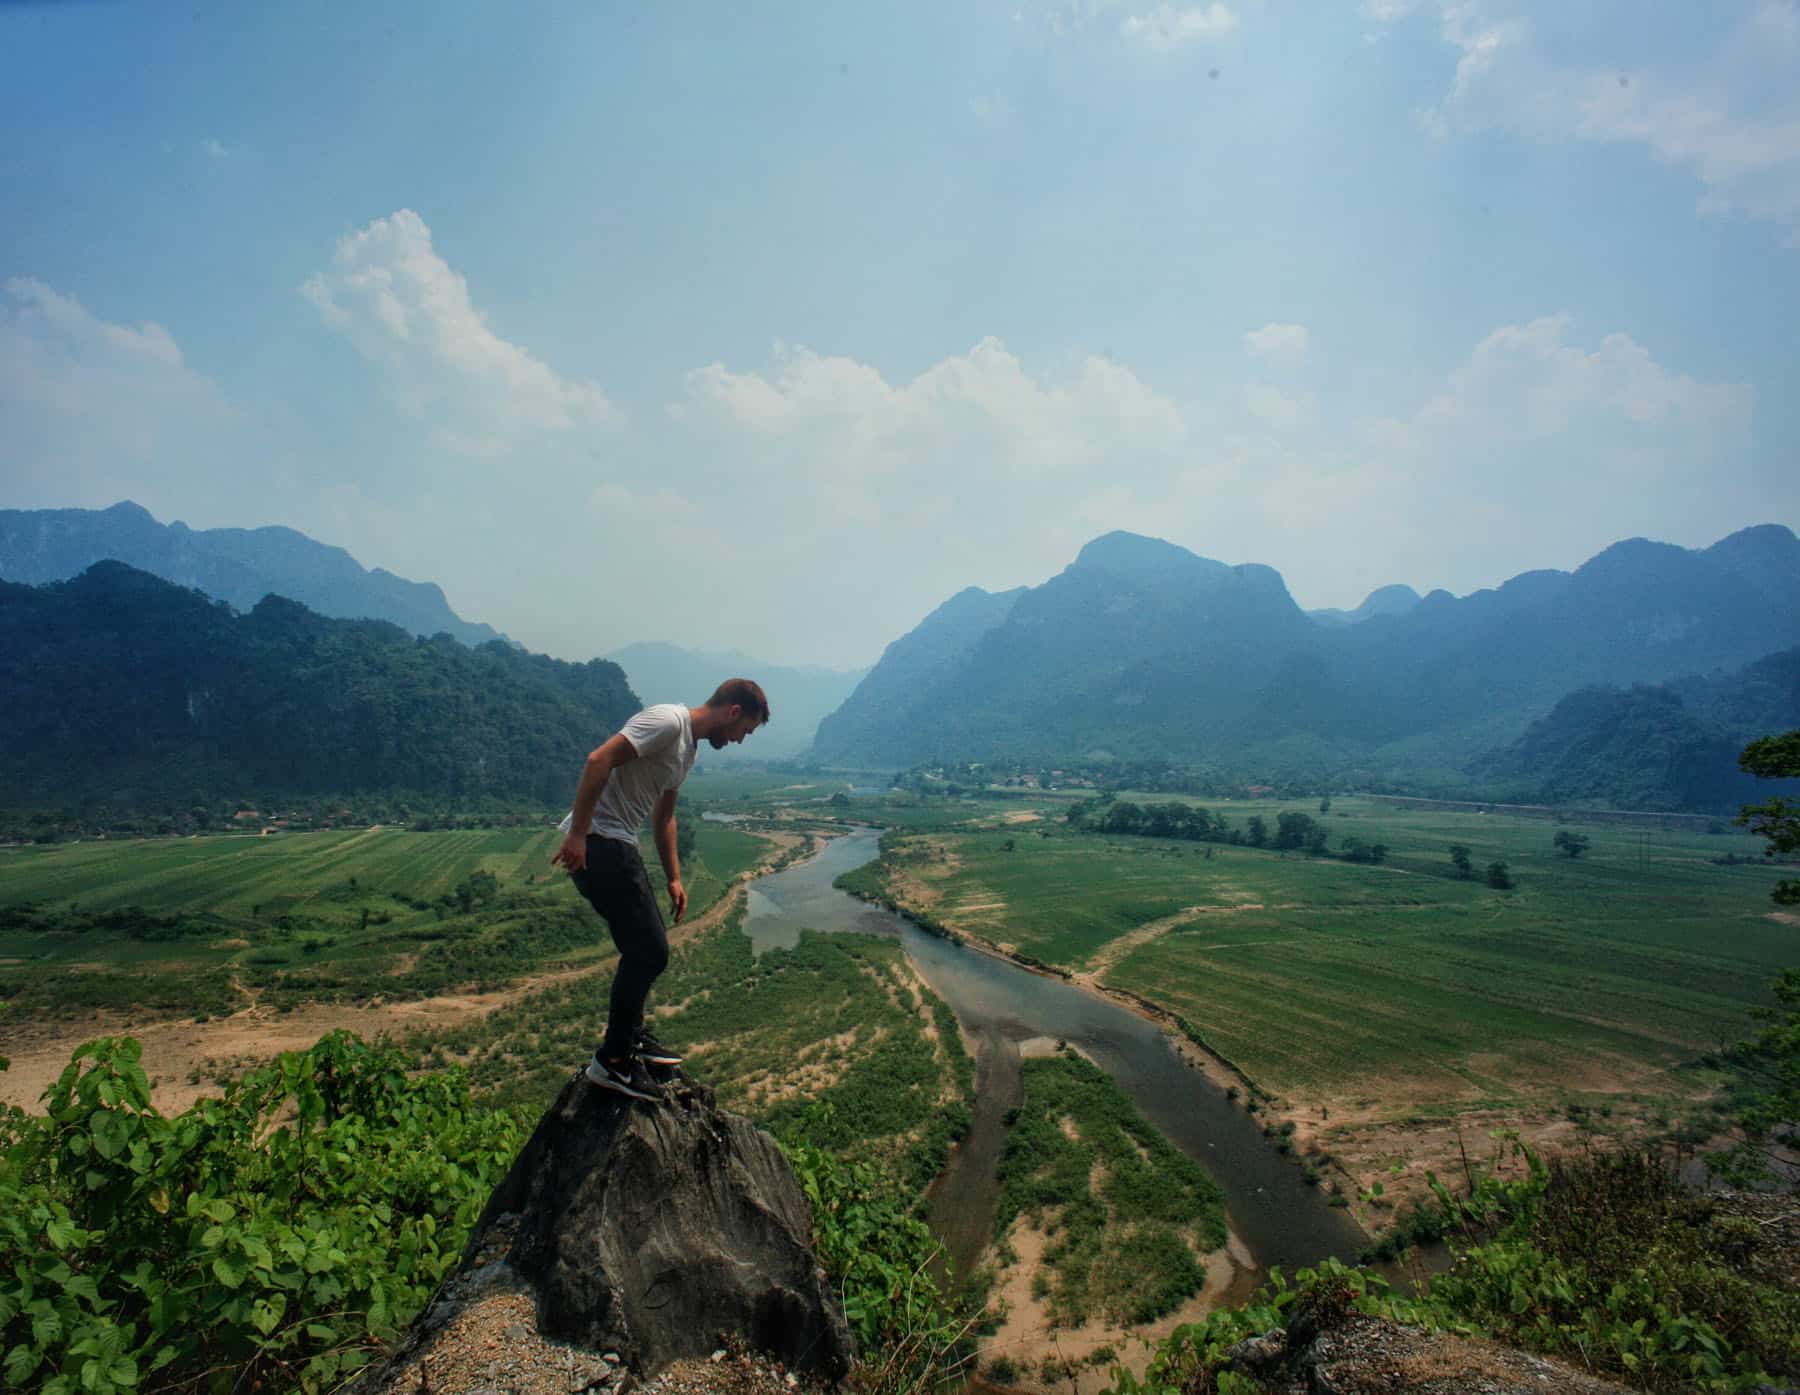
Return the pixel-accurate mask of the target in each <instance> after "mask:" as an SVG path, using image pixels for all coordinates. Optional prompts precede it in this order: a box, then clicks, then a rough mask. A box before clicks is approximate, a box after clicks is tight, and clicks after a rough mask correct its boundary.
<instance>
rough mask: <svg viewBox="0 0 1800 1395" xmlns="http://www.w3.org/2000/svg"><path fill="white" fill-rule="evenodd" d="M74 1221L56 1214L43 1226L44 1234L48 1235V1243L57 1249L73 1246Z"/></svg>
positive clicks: (74, 1234)
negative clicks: (55, 1216)
mask: <svg viewBox="0 0 1800 1395" xmlns="http://www.w3.org/2000/svg"><path fill="white" fill-rule="evenodd" d="M76 1233H77V1232H76V1228H75V1223H74V1222H73V1221H69V1220H65V1219H63V1218H62V1217H60V1216H58V1217H57V1218H56V1219H54V1220H52V1221H51V1222H50V1224H48V1225H47V1226H45V1227H44V1234H46V1235H48V1236H49V1237H50V1244H51V1246H52V1247H53V1248H55V1249H58V1250H67V1249H71V1248H73V1247H74V1244H75V1236H76Z"/></svg>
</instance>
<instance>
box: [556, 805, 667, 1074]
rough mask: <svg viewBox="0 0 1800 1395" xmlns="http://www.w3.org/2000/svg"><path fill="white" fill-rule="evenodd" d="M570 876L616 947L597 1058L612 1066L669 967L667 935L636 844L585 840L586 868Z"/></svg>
mask: <svg viewBox="0 0 1800 1395" xmlns="http://www.w3.org/2000/svg"><path fill="white" fill-rule="evenodd" d="M570 876H571V878H572V879H573V880H574V882H575V889H576V890H577V891H579V892H580V893H581V894H582V895H583V896H585V897H587V899H588V901H589V903H590V904H592V906H593V908H594V909H595V910H597V911H599V912H600V914H601V916H602V917H603V918H604V919H605V921H606V924H607V928H608V929H610V930H611V931H612V937H613V943H614V944H615V945H617V946H618V947H619V968H618V971H617V972H616V973H615V974H614V975H613V984H612V1007H611V1010H610V1011H609V1013H608V1014H607V1019H606V1039H605V1040H604V1041H602V1042H601V1043H600V1054H601V1055H602V1056H605V1057H607V1058H608V1059H609V1060H616V1059H617V1058H619V1057H621V1056H624V1055H626V1054H628V1053H629V1052H630V1050H631V1043H632V1038H633V1037H634V1036H635V1035H636V1034H637V1029H638V1028H639V1026H641V1025H642V1024H643V1021H644V1000H645V999H646V998H648V997H649V996H650V985H651V984H653V983H655V982H656V979H657V976H658V975H659V974H661V973H662V971H663V970H664V969H666V968H667V967H668V965H669V932H668V931H667V930H666V929H664V928H663V918H662V911H661V909H659V908H658V906H657V904H656V893H655V892H653V891H651V889H650V878H649V876H648V875H647V874H646V873H645V871H644V859H643V858H642V857H640V856H639V855H638V850H637V845H636V844H635V843H625V842H621V841H620V840H619V839H617V838H601V837H599V836H598V835H596V834H593V833H590V834H588V840H587V866H586V867H585V868H583V869H582V870H581V871H579V872H572V873H570Z"/></svg>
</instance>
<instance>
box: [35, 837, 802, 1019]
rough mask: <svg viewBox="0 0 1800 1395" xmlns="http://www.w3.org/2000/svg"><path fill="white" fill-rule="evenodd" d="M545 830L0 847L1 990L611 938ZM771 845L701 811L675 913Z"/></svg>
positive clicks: (341, 984) (99, 989)
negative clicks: (683, 900)
mask: <svg viewBox="0 0 1800 1395" xmlns="http://www.w3.org/2000/svg"><path fill="white" fill-rule="evenodd" d="M557 842H558V835H557V833H556V831H555V830H554V829H553V828H544V829H535V830H531V829H496V830H474V831H461V832H433V833H415V832H409V831H406V830H402V829H369V830H363V831H354V832H349V831H337V832H326V833H296V834H277V835H275V836H273V837H268V838H259V837H247V836H243V837H232V836H222V837H213V838H181V839H160V840H147V841H131V842H114V841H93V842H85V843H65V844H57V845H53V846H47V847H14V848H5V849H0V1001H4V1002H5V1003H6V1005H7V1007H8V1008H9V1009H10V1010H11V1011H12V1012H14V1013H20V1014H34V1013H56V1012H66V1011H87V1010H92V1009H95V1008H104V1007H112V1008H118V1009H136V1010H149V1011H152V1012H182V1013H185V1012H204V1013H217V1012H221V1011H226V1010H228V1009H230V1008H232V1007H234V1006H242V1005H243V1004H244V1003H245V1002H246V1001H247V999H248V996H250V995H255V996H259V997H261V998H263V999H264V1000H265V1001H269V1002H271V1003H274V1004H275V1005H277V1006H292V1005H295V1004H298V1003H301V1002H308V1001H338V1000H351V999H365V998H369V997H372V996H375V995H377V994H381V995H385V996H389V997H392V996H418V995H420V994H427V993H434V992H439V991H442V990H444V989H446V988H449V987H453V986H458V985H465V984H474V985H486V986H491V985H496V984H500V983H504V982H507V981H509V980H511V979H515V978H517V977H519V976H521V975H523V974H526V973H530V972H533V971H535V970H539V969H542V968H544V967H547V966H551V965H557V964H565V963H567V964H578V963H583V962H591V961H593V960H595V959H596V958H600V957H604V956H605V955H607V954H609V953H611V944H610V940H608V938H607V936H606V931H605V927H604V925H603V924H602V923H601V922H600V920H599V919H598V918H597V917H596V916H595V915H594V913H593V911H592V909H591V908H589V907H588V906H587V905H586V903H585V902H583V901H582V900H581V898H580V897H579V896H578V895H577V894H576V892H575V889H574V887H573V886H572V885H571V884H570V882H569V879H568V878H567V876H565V875H564V874H563V873H562V872H561V871H560V870H559V869H556V868H553V867H552V866H551V865H550V854H551V853H552V852H553V851H554V850H555V847H556V845H557ZM767 847H768V844H767V842H766V840H764V839H760V838H757V837H756V836H755V835H753V834H750V833H746V832H742V831H740V830H738V829H736V828H732V827H725V826H720V825H716V824H705V825H703V826H702V827H701V828H700V829H699V830H698V836H697V843H696V848H695V852H694V855H693V856H692V857H690V858H689V860H688V863H687V865H686V866H684V868H683V878H684V882H685V884H686V887H687V891H688V898H689V900H688V909H689V914H690V915H698V914H700V913H702V912H704V911H705V910H706V908H707V907H708V906H710V905H712V904H713V903H714V902H715V901H717V900H718V898H719V897H720V896H721V895H723V894H724V892H725V891H726V889H727V888H728V887H729V886H730V884H731V883H732V882H733V881H734V880H735V879H736V877H737V876H738V874H739V873H740V872H742V871H743V870H745V869H746V868H748V867H750V866H752V865H754V864H755V862H756V861H757V860H758V859H759V858H760V857H761V856H762V854H763V853H764V852H765V851H766V850H767ZM645 856H646V860H647V862H648V863H649V865H650V866H652V867H655V865H656V864H655V853H654V851H653V850H651V849H649V848H646V849H645ZM483 874H485V876H484V875H483ZM652 883H653V885H657V886H658V887H659V892H660V883H661V879H660V877H655V876H653V877H652ZM665 910H666V904H665Z"/></svg>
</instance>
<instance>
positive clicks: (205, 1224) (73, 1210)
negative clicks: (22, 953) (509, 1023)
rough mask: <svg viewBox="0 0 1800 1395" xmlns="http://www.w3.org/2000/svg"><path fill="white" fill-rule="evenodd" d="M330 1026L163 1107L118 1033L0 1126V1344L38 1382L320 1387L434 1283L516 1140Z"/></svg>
mask: <svg viewBox="0 0 1800 1395" xmlns="http://www.w3.org/2000/svg"><path fill="white" fill-rule="evenodd" d="M409 1065H410V1062H408V1061H407V1059H406V1058H405V1057H404V1056H402V1055H401V1054H400V1053H398V1052H395V1051H392V1050H387V1049H382V1048H376V1047H370V1046H367V1045H365V1044H363V1043H362V1042H361V1041H359V1040H357V1039H356V1038H355V1037H353V1036H350V1035H349V1034H348V1033H343V1032H336V1033H332V1034H331V1035H330V1036H327V1037H325V1038H323V1039H322V1040H320V1041H319V1043H318V1044H317V1045H315V1046H314V1047H313V1048H312V1049H311V1050H310V1051H305V1052H290V1053H288V1054H286V1055H284V1056H281V1057H279V1058H278V1059H277V1060H275V1061H273V1062H271V1063H270V1064H269V1065H267V1066H265V1067H263V1068H262V1069H260V1070H257V1071H254V1072H252V1073H251V1074H249V1075H246V1076H244V1077H243V1078H242V1079H241V1080H239V1081H237V1082H236V1083H235V1084H233V1085H232V1086H231V1087H230V1088H229V1089H228V1090H227V1091H226V1093H225V1095H224V1097H223V1098H222V1099H203V1100H201V1101H200V1102H199V1103H197V1104H196V1105H195V1106H194V1107H193V1108H192V1109H190V1110H188V1111H187V1112H186V1113H184V1114H181V1115H178V1116H176V1117H174V1118H165V1117H163V1116H162V1115H161V1114H159V1113H158V1112H157V1111H156V1110H155V1109H153V1108H151V1106H150V1087H149V1082H148V1080H147V1079H146V1078H145V1075H144V1071H143V1068H142V1066H141V1065H140V1064H139V1046H138V1043H137V1042H136V1041H135V1040H133V1039H131V1038H124V1039H122V1040H121V1039H116V1038H110V1037H109V1038H104V1039H102V1040H99V1041H96V1042H90V1043H89V1044H88V1045H86V1046H83V1047H82V1048H81V1049H80V1050H79V1051H77V1052H76V1053H75V1055H74V1057H73V1059H72V1060H71V1061H70V1063H69V1065H68V1067H67V1068H66V1069H65V1070H64V1071H63V1074H62V1076H61V1078H60V1079H59V1080H58V1081H57V1082H56V1084H55V1085H53V1086H52V1087H51V1089H50V1090H49V1091H48V1092H47V1096H46V1100H47V1105H48V1109H47V1113H46V1115H45V1117H43V1118H41V1119H40V1118H33V1117H30V1116H26V1115H23V1114H20V1113H17V1112H16V1111H15V1112H14V1113H13V1114H12V1115H11V1116H10V1117H9V1118H8V1120H7V1121H6V1128H5V1130H4V1131H0V1342H3V1345H4V1351H5V1356H4V1373H5V1377H6V1383H7V1385H8V1386H9V1387H14V1388H23V1387H26V1386H33V1387H36V1388H38V1389H40V1390H42V1391H43V1392H44V1395H72V1392H74V1391H76V1390H81V1391H85V1392H89V1395H113V1393H114V1392H129V1391H139V1390H142V1391H157V1390H169V1389H174V1388H177V1387H180V1388H187V1389H195V1388H211V1389H215V1390H221V1391H222V1390H225V1389H228V1388H232V1387H234V1386H238V1385H239V1384H240V1383H241V1382H243V1381H246V1380H259V1379H260V1380H264V1381H266V1382H267V1383H269V1384H272V1385H274V1386H275V1387H277V1388H280V1389H290V1390H291V1389H298V1390H302V1391H306V1392H316V1391H320V1390H323V1389H327V1388H330V1387H331V1386H333V1385H335V1384H336V1383H337V1382H338V1381H339V1380H340V1379H341V1378H342V1377H343V1376H344V1375H346V1374H348V1373H350V1372H352V1371H355V1370H356V1369H358V1368H360V1367H361V1366H362V1365H364V1364H365V1363H366V1362H367V1361H368V1359H369V1358H370V1356H371V1354H372V1353H373V1352H374V1351H375V1350H376V1348H377V1346H378V1344H379V1343H381V1342H383V1341H385V1340H388V1339H390V1338H392V1337H393V1336H394V1335H395V1334H396V1333H397V1332H398V1331H399V1330H400V1329H401V1328H402V1327H403V1326H404V1325H405V1324H406V1323H407V1322H409V1321H410V1320H411V1319H412V1317H413V1315H414V1314H415V1313H416V1312H417V1311H418V1310H419V1309H420V1307H421V1306H422V1305H423V1304H424V1303H425V1301H426V1300H427V1299H428V1298H429V1297H430V1295H431V1293H432V1291H433V1289H434V1288H435V1287H436V1285H437V1284H438V1283H439V1281H440V1280H441V1279H442V1278H443V1277H444V1275H445V1273H446V1272H447V1271H448V1269H449V1268H450V1266H451V1265H452V1264H453V1263H454V1262H455V1260H456V1258H457V1256H458V1253H459V1251H460V1248H461V1244H462V1240H463V1237H464V1236H465V1234H466V1233H467V1231H468V1228H469V1226H470V1225H471V1224H472V1223H473V1222H474V1220H475V1217H476V1215H477V1214H478V1213H479V1210H480V1207H481V1206H482V1205H483V1204H484V1203H485V1202H486V1199H487V1196H488V1194H489V1192H490V1191H491V1190H492V1187H493V1185H494V1183H495V1182H496V1181H497V1180H498V1178H499V1177H500V1175H501V1174H502V1172H503V1171H504V1169H505V1168H506V1167H507V1166H509V1165H510V1162H511V1160H512V1157H513V1154H514V1153H515V1151H516V1150H517V1147H518V1145H519V1142H520V1136H519V1128H518V1125H517V1123H516V1122H515V1121H514V1120H513V1119H512V1118H511V1117H510V1116H508V1115H504V1114H494V1113H480V1112H476V1111H473V1110H471V1109H470V1108H469V1103H468V1091H467V1086H466V1083H465V1082H464V1080H463V1079H462V1077H461V1076H460V1074H457V1073H450V1074H444V1075H426V1076H417V1077H415V1076H410V1075H409V1074H408V1073H407V1069H408V1066H409Z"/></svg>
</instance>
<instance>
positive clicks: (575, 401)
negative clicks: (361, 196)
mask: <svg viewBox="0 0 1800 1395" xmlns="http://www.w3.org/2000/svg"><path fill="white" fill-rule="evenodd" d="M301 290H302V293H303V294H304V295H305V296H306V297H307V299H308V300H310V301H312V303H313V304H314V305H315V306H316V307H317V308H318V311H319V314H320V317H321V318H322V319H323V320H324V322H325V323H326V324H327V325H328V326H330V327H331V328H332V329H335V330H337V331H338V332H339V333H341V334H343V335H344V336H345V337H346V338H347V339H349V340H350V342H351V343H353V344H354V345H355V346H356V347H357V349H358V350H360V351H361V353H362V354H363V355H364V357H366V358H368V359H369V360H370V361H371V362H373V363H377V364H380V365H381V366H382V368H383V369H384V370H385V371H386V374H387V382H388V386H389V388H390V390H391V392H392V393H393V395H394V397H395V399H396V401H397V402H398V403H399V405H400V406H401V407H402V408H403V409H404V410H406V411H408V412H409V413H411V414H413V415H415V416H418V417H421V418H429V419H430V420H432V421H433V422H435V423H437V430H436V432H435V434H434V439H435V440H436V441H437V443H438V444H440V445H441V446H443V447H444V448H446V449H449V450H453V451H456V452H458V453H461V454H466V455H472V456H477V457H492V456H498V455H504V454H506V453H508V452H509V451H511V450H513V449H515V448H516V447H517V446H519V445H520V444H521V443H522V442H524V441H526V440H528V439H532V438H535V437H542V436H546V435H551V436H554V435H572V434H579V433H584V432H591V431H596V430H600V429H604V428H607V427H611V426H614V425H616V424H617V423H618V422H619V421H620V420H621V414H620V412H619V410H618V408H616V407H615V406H614V405H613V403H612V401H611V400H610V399H609V398H608V397H607V395H606V393H605V392H604V391H603V390H602V389H601V388H600V386H599V385H598V384H597V383H593V382H588V381H585V380H582V379H575V378H565V377H563V376H562V375H560V374H558V373H557V372H556V371H555V370H554V369H552V368H551V367H550V366H549V365H547V364H546V363H544V362H543V361H542V360H541V359H538V358H537V357H535V356H534V355H533V354H532V353H531V352H530V351H529V350H527V349H525V348H523V347H521V346H520V345H518V344H514V343H511V342H510V341H508V340H506V339H503V338H501V337H500V336H499V335H498V334H496V333H494V331H493V330H492V329H490V328H489V327H488V324H487V320H486V317H485V316H484V315H483V314H482V313H481V311H479V310H478V309H476V307H475V305H474V303H473V301H472V300H471V299H470V296H469V288H468V284H467V282H465V281H464V280H463V278H462V276H460V275H459V274H458V273H457V272H456V271H455V270H454V269H453V268H452V267H451V266H450V265H449V263H447V262H446V261H445V260H444V259H443V258H442V257H441V256H439V255H438V253H437V251H436V250H435V248H434V247H433V246H432V241H431V229H430V228H429V227H427V226H426V225H425V220H424V219H423V218H421V217H420V216H419V215H418V214H417V213H414V212H413V211H412V210H411V209H406V208H403V209H401V210H400V211H399V212H397V213H395V214H393V215H392V216H391V217H387V218H378V219H376V220H375V221H374V222H372V223H370V224H369V225H368V227H366V228H364V229H362V231H360V232H356V233H352V234H350V235H349V236H347V237H344V238H343V239H341V240H340V241H339V242H338V246H337V252H336V255H335V256H334V257H333V258H332V265H331V269H330V270H329V271H323V272H320V273H318V274H317V275H315V276H312V277H310V278H309V279H308V280H307V281H306V283H305V285H304V286H303V287H302V288H301Z"/></svg>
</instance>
